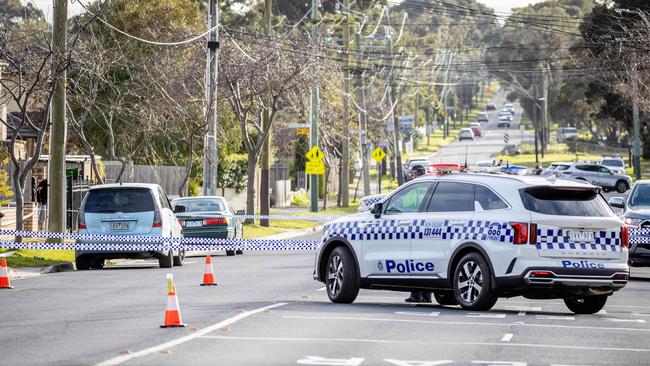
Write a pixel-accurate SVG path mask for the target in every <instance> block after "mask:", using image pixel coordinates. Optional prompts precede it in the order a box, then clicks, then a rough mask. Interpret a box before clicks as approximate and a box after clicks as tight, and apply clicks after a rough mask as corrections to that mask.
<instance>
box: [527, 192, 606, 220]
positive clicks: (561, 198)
mask: <svg viewBox="0 0 650 366" xmlns="http://www.w3.org/2000/svg"><path fill="white" fill-rule="evenodd" d="M520 195H521V199H522V201H523V203H524V207H526V209H528V210H530V211H533V212H538V213H541V214H545V215H560V216H593V217H609V216H612V215H613V213H612V210H611V209H610V208H609V205H607V202H605V200H604V199H603V198H602V197H601V196H600V194H599V193H598V191H597V190H595V189H580V188H558V187H532V188H527V189H523V190H521V191H520Z"/></svg>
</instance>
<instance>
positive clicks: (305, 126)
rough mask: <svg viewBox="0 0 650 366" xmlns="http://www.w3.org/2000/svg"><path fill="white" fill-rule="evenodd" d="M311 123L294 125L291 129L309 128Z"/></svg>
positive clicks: (291, 125) (290, 126)
mask: <svg viewBox="0 0 650 366" xmlns="http://www.w3.org/2000/svg"><path fill="white" fill-rule="evenodd" d="M309 127H310V126H309V123H292V124H290V125H289V128H309Z"/></svg>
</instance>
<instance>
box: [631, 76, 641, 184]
mask: <svg viewBox="0 0 650 366" xmlns="http://www.w3.org/2000/svg"><path fill="white" fill-rule="evenodd" d="M637 67H638V65H637V64H634V70H633V72H632V75H633V76H632V87H633V94H634V101H633V104H632V130H633V133H632V166H633V167H634V178H635V179H636V180H640V179H641V139H640V137H639V82H638V80H639V78H638V74H637Z"/></svg>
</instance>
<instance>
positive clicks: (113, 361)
mask: <svg viewBox="0 0 650 366" xmlns="http://www.w3.org/2000/svg"><path fill="white" fill-rule="evenodd" d="M286 304H287V303H286V302H281V303H277V304H273V305H269V306H265V307H262V308H258V309H255V310H251V311H246V312H243V313H241V314H238V315H235V316H233V317H232V318H228V319H226V320H223V321H221V322H219V323H217V324H213V325H210V326H208V327H206V328H203V329H200V330H198V331H196V332H194V333H192V334H188V335H186V336H184V337H180V338H176V339H174V340H171V341H169V342H165V343H161V344H159V345H157V346H153V347H150V348H146V349H143V350H141V351H138V352H133V353H131V354H128V355H122V356H118V357H115V358H111V359H110V360H106V361H104V362H100V363H98V364H97V365H95V366H112V365H119V364H121V363H124V362H126V361H129V360H132V359H134V358H137V357H142V356H146V355H148V354H151V353H155V352H159V351H162V350H166V349H169V348H172V347H174V346H178V345H179V344H183V343H185V342H189V341H191V340H193V339H196V338H199V337H201V336H204V335H206V334H208V333H211V332H214V331H215V330H217V329H219V328H223V327H227V326H229V325H232V324H234V323H236V322H238V321H240V320H242V319H244V318H248V317H249V316H251V315H255V314H257V313H261V312H263V311H266V310H269V309H273V308H277V307H280V306H284V305H286Z"/></svg>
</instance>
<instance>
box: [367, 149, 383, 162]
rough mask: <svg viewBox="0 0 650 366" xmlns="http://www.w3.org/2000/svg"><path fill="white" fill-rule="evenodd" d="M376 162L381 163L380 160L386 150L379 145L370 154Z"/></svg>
mask: <svg viewBox="0 0 650 366" xmlns="http://www.w3.org/2000/svg"><path fill="white" fill-rule="evenodd" d="M370 156H372V158H373V159H375V161H376V162H377V163H381V161H382V160H384V158H385V157H386V152H384V149H382V148H381V147H378V148H376V149H375V150H374V151H373V152H372V154H370Z"/></svg>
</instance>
